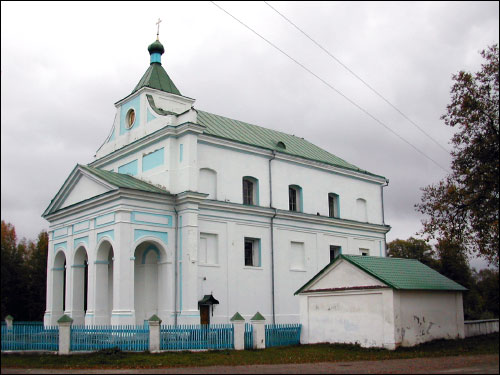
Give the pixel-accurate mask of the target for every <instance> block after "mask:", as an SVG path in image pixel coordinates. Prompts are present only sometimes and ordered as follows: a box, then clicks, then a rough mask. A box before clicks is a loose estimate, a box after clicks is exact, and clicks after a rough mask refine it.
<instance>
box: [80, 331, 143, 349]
mask: <svg viewBox="0 0 500 375" xmlns="http://www.w3.org/2000/svg"><path fill="white" fill-rule="evenodd" d="M114 347H118V348H120V349H121V350H124V351H145V350H149V328H148V327H145V326H134V325H118V326H102V325H101V326H72V327H71V345H70V350H72V351H94V350H100V349H108V348H114Z"/></svg>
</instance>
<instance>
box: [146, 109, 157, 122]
mask: <svg viewBox="0 0 500 375" xmlns="http://www.w3.org/2000/svg"><path fill="white" fill-rule="evenodd" d="M153 120H156V116H155V115H153V114H152V113H151V110H150V109H149V108H148V118H147V122H150V121H153Z"/></svg>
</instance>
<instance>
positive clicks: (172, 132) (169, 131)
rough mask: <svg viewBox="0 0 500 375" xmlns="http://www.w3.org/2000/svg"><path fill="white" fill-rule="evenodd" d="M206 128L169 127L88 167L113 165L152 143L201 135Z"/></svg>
mask: <svg viewBox="0 0 500 375" xmlns="http://www.w3.org/2000/svg"><path fill="white" fill-rule="evenodd" d="M204 128H205V127H204V126H203V125H200V124H195V123H192V122H185V123H182V124H179V125H177V126H173V125H167V126H165V127H163V128H161V129H159V130H157V131H155V132H154V133H151V134H148V135H146V136H144V137H142V138H140V139H138V140H136V141H134V142H132V143H129V144H128V145H125V146H123V147H121V148H119V149H118V150H115V151H113V152H111V153H109V154H107V155H104V156H102V157H101V158H99V159H97V160H94V161H93V162H91V163H89V164H88V165H89V166H90V167H100V166H102V165H104V164H107V163H111V162H113V161H115V160H116V159H120V158H122V157H124V156H126V155H128V154H132V153H134V152H137V151H139V150H140V149H142V148H144V147H147V146H148V145H149V144H150V143H154V142H157V141H159V140H161V139H162V138H166V137H179V136H181V135H183V134H186V133H194V134H201V133H203V129H204Z"/></svg>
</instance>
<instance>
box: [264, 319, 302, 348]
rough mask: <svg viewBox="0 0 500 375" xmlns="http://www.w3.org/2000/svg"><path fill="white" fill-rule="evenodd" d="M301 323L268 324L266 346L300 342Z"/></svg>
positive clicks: (297, 343)
mask: <svg viewBox="0 0 500 375" xmlns="http://www.w3.org/2000/svg"><path fill="white" fill-rule="evenodd" d="M301 327H302V326H301V325H300V324H266V348H270V347H273V346H284V345H299V344H300V330H301Z"/></svg>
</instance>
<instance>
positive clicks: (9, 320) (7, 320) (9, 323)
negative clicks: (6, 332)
mask: <svg viewBox="0 0 500 375" xmlns="http://www.w3.org/2000/svg"><path fill="white" fill-rule="evenodd" d="M5 323H6V324H7V329H12V327H13V326H14V318H13V317H12V316H11V315H7V316H6V317H5Z"/></svg>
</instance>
